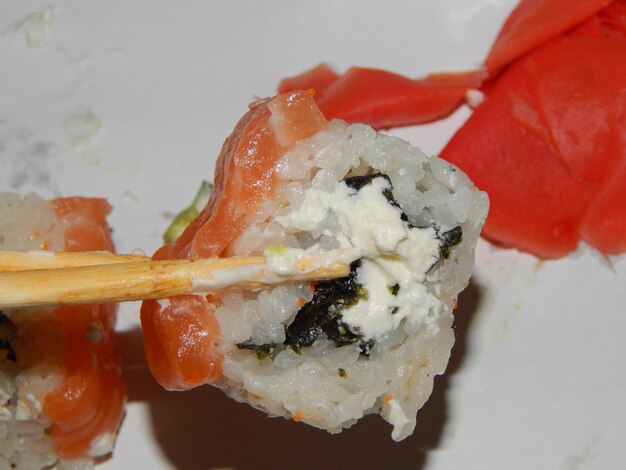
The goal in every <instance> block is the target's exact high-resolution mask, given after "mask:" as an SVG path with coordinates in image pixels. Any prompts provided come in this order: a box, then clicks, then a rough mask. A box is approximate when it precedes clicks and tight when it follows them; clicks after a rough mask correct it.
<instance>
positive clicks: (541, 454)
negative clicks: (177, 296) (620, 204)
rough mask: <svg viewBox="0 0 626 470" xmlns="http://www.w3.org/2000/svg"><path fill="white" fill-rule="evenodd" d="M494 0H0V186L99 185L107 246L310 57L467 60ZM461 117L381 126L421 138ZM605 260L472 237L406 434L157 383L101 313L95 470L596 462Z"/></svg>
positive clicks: (376, 421) (604, 346)
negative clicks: (456, 301) (121, 383)
mask: <svg viewBox="0 0 626 470" xmlns="http://www.w3.org/2000/svg"><path fill="white" fill-rule="evenodd" d="M514 4H515V1H513V0H421V1H419V2H417V1H408V0H407V1H397V0H394V1H387V2H380V1H375V0H366V1H364V0H343V1H341V2H338V1H332V0H318V1H316V2H287V1H284V0H267V1H264V2H255V1H252V0H248V1H243V0H239V1H229V2H226V1H222V2H220V1H216V0H214V1H200V0H196V1H186V2H167V1H164V0H159V1H152V2H149V3H148V2H126V1H122V0H109V1H107V2H93V1H78V0H76V1H58V2H50V1H45V2H44V1H31V2H9V1H7V0H3V1H2V2H1V3H0V10H1V11H2V14H1V15H0V33H1V34H0V63H2V71H3V72H2V73H0V168H1V170H0V190H2V191H19V192H22V193H24V192H27V191H33V190H36V191H37V192H39V193H40V194H42V195H43V196H45V197H53V196H60V195H75V194H78V195H85V196H103V197H107V198H108V199H109V201H110V202H111V203H112V205H113V206H114V212H113V214H112V216H111V217H110V223H111V225H112V226H113V227H114V230H115V231H114V236H115V241H116V243H117V246H118V249H119V251H121V252H129V251H131V250H132V249H134V248H141V249H143V250H144V251H146V252H147V253H151V252H152V251H153V250H154V249H156V248H157V247H158V246H159V245H160V243H161V241H160V237H161V234H162V232H163V231H164V229H165V227H166V226H167V225H168V223H169V220H170V218H171V216H172V214H173V213H175V212H177V211H178V210H180V209H181V208H182V207H184V206H186V205H187V204H188V203H189V202H190V200H191V198H192V196H193V194H194V193H195V191H196V188H197V186H198V185H199V182H200V179H201V178H208V179H210V178H211V177H212V171H213V164H214V161H215V157H216V156H217V154H218V152H219V149H220V146H221V144H222V142H223V140H224V138H225V137H226V136H227V135H228V134H229V132H230V131H231V129H232V128H233V126H234V125H235V123H236V121H237V120H238V118H239V117H240V116H241V115H242V114H243V113H244V112H245V111H246V109H247V104H248V103H249V102H251V101H253V100H254V99H255V97H262V96H268V95H272V94H273V93H274V92H275V87H276V84H277V83H278V81H279V79H280V78H281V77H285V76H289V75H293V74H296V73H299V72H301V71H303V70H305V69H307V68H309V67H311V66H313V65H316V64H317V63H319V62H322V61H326V62H328V63H329V64H331V65H332V66H334V67H335V68H336V69H337V70H339V71H343V70H345V69H346V68H347V67H349V66H350V65H361V66H371V67H381V68H386V69H389V70H393V71H396V72H399V73H403V74H407V75H411V76H419V75H424V74H426V73H429V72H434V71H443V70H464V69H470V68H475V67H477V66H478V65H479V64H480V63H481V61H482V59H483V58H484V56H485V54H486V51H487V50H488V48H489V46H490V44H491V42H492V41H493V39H494V38H495V35H496V34H497V31H498V29H499V28H500V25H501V24H502V22H503V20H504V18H506V16H507V15H508V13H509V12H510V11H511V9H512V8H513V6H514ZM468 115H469V111H468V110H467V109H461V110H459V111H458V112H457V113H455V114H454V115H453V116H451V117H450V118H448V119H446V120H444V121H441V122H438V123H435V124H431V125H427V126H421V127H414V128H405V129H395V130H392V131H390V133H391V134H394V135H397V136H400V137H403V138H405V139H407V140H409V141H411V143H413V144H414V145H417V146H420V147H422V149H423V150H425V151H426V152H427V153H431V154H435V153H437V152H438V151H439V150H440V149H441V148H442V146H443V144H444V143H445V142H446V141H447V139H448V138H449V137H450V136H451V135H452V133H453V132H454V131H455V129H456V128H458V126H459V125H461V123H462V122H463V121H464V119H466V117H467V116H468ZM625 305H626V257H625V256H623V255H622V256H618V257H614V258H612V259H611V260H610V262H609V261H608V260H606V259H603V258H602V257H601V256H599V255H598V254H597V253H596V252H594V251H593V250H591V249H589V248H588V247H586V246H582V247H581V248H580V250H579V251H578V252H576V253H575V254H573V255H571V256H569V257H567V258H565V259H562V260H559V261H546V262H542V261H539V260H538V259H536V258H534V257H532V256H529V255H525V254H520V253H518V252H516V251H514V250H502V249H498V248H495V247H493V246H491V245H489V244H488V243H486V242H484V241H481V242H480V244H479V246H478V250H477V268H476V271H475V275H474V277H473V280H472V283H471V284H470V286H469V288H468V289H467V291H466V292H464V293H463V294H462V296H461V298H460V308H459V309H458V311H457V314H456V318H457V319H456V322H457V329H456V331H457V336H458V337H457V344H456V345H455V347H454V350H453V353H452V358H451V362H450V366H449V371H448V373H447V374H446V375H445V376H443V377H440V378H438V379H437V380H436V382H435V391H434V393H433V396H432V398H431V400H430V401H429V402H428V403H427V405H426V406H425V407H424V409H422V410H421V411H420V413H419V415H418V426H417V429H416V431H415V434H414V435H413V436H412V437H410V438H408V439H406V440H405V441H403V442H401V443H394V442H393V441H391V438H390V436H389V434H390V431H391V429H390V427H389V426H388V425H387V424H386V423H384V422H383V421H382V420H381V419H380V418H374V417H370V418H366V419H364V420H363V421H362V422H360V423H359V424H358V425H356V426H355V427H353V428H352V429H350V430H347V431H344V432H343V433H342V434H340V435H337V436H331V435H328V434H326V433H325V432H322V431H318V430H316V429H313V428H309V427H307V426H305V425H302V424H297V423H293V422H290V421H286V420H283V419H269V418H267V417H265V415H263V414H262V413H260V412H258V411H255V410H252V409H251V408H249V407H247V406H246V405H240V404H237V403H235V402H232V401H230V400H228V399H227V398H226V397H224V396H223V395H222V394H221V393H220V392H218V391H216V390H213V389H212V388H210V387H203V388H200V389H196V390H193V391H190V392H185V393H167V392H164V391H163V390H161V389H160V388H159V386H158V385H157V384H156V383H155V382H154V380H153V379H152V378H151V376H150V374H149V372H148V370H147V368H146V365H145V360H144V357H143V350H142V345H141V333H140V330H139V326H138V325H139V323H138V313H137V312H138V305H137V304H126V305H124V306H123V308H122V309H121V312H120V316H119V329H120V335H119V343H120V347H121V350H122V354H123V356H124V359H125V364H126V365H125V374H126V377H127V380H128V388H129V404H128V411H127V416H126V419H125V422H124V425H123V427H122V431H121V434H120V436H119V439H118V443H117V447H116V450H115V455H114V457H113V458H112V459H110V460H107V461H105V462H104V463H103V464H102V465H101V466H100V468H101V469H102V470H115V469H129V468H150V469H154V470H160V469H163V470H165V469H176V468H180V469H208V468H237V469H248V468H273V469H281V468H285V469H286V468H290V469H292V468H299V469H307V468H322V467H323V468H339V467H341V468H345V469H351V468H354V469H357V468H358V469H362V468H378V467H381V466H382V465H386V466H387V468H411V469H416V468H417V469H424V470H441V469H451V468H452V469H455V468H480V469H487V470H489V469H494V470H495V469H498V470H500V469H505V468H506V469H528V468H551V469H563V470H574V469H582V468H585V469H607V468H620V467H621V466H622V464H623V462H624V461H626V447H624V445H623V438H624V436H626V373H625V370H626V342H625V341H624V334H625V333H626V315H624V309H625V308H624V306H625Z"/></svg>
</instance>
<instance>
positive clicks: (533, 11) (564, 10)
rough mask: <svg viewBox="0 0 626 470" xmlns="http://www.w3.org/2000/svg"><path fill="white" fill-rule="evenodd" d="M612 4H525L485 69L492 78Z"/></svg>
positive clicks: (543, 0)
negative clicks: (517, 60) (518, 59)
mask: <svg viewBox="0 0 626 470" xmlns="http://www.w3.org/2000/svg"><path fill="white" fill-rule="evenodd" d="M610 3H611V0H577V1H575V2H572V1H571V0H522V1H521V2H520V3H519V4H518V5H517V7H516V8H515V9H514V10H513V11H512V12H511V14H510V15H509V17H508V18H507V20H506V22H505V23H504V25H503V26H502V29H501V30H500V32H499V33H498V36H497V38H496V40H495V42H494V44H493V46H492V47H491V50H490V52H489V55H488V56H487V59H486V60H485V67H486V68H487V70H489V72H490V73H491V75H492V76H493V75H495V74H496V72H497V71H498V70H500V69H501V68H502V67H504V66H506V65H507V64H509V63H511V62H512V61H513V60H515V59H517V58H519V57H521V56H522V55H524V54H526V53H528V52H530V51H532V50H533V49H535V48H537V47H538V46H541V45H542V44H544V43H545V42H547V41H548V40H550V39H552V38H554V37H555V36H558V35H559V34H561V33H563V32H565V31H567V30H569V29H571V28H573V27H574V26H576V25H578V24H579V23H582V22H583V21H585V20H587V19H588V18H589V17H591V16H593V15H594V14H595V13H596V12H598V11H599V10H601V9H602V8H604V7H605V6H607V5H608V4H610Z"/></svg>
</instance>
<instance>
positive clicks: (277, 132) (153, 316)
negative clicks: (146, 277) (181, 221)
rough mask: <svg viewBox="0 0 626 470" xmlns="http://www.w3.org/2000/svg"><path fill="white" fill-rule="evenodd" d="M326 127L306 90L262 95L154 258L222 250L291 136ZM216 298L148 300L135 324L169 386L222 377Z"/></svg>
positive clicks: (261, 197) (256, 203)
mask: <svg viewBox="0 0 626 470" xmlns="http://www.w3.org/2000/svg"><path fill="white" fill-rule="evenodd" d="M325 125H326V120H325V119H324V116H323V115H322V114H321V113H320V112H319V110H318V109H317V106H316V105H315V102H314V100H313V98H312V96H311V94H309V93H307V92H293V93H285V94H281V95H278V96H276V97H274V98H271V99H265V100H261V101H259V102H256V103H253V104H252V105H251V109H250V111H249V112H248V113H247V114H245V115H244V116H243V118H242V119H241V120H240V121H239V123H238V124H237V125H236V127H235V129H234V131H233V133H232V134H231V135H230V136H229V137H228V138H227V139H226V141H225V142H224V145H223V147H222V151H221V153H220V155H219V157H218V159H217V162H216V166H215V177H214V184H215V189H214V192H213V194H212V195H211V198H210V200H209V202H208V203H207V206H206V207H205V208H204V209H203V210H202V212H201V213H200V214H199V215H198V217H197V218H196V219H195V220H194V221H193V222H192V223H191V224H190V225H189V227H187V229H186V230H185V231H184V232H183V234H182V235H181V236H180V237H179V238H178V239H177V240H176V241H175V242H174V243H172V244H169V245H165V246H163V247H162V248H160V249H159V250H157V252H156V253H155V255H154V258H155V259H174V258H194V257H212V256H225V255H227V250H228V246H229V244H230V243H231V241H233V240H234V239H235V238H237V237H238V236H239V235H240V234H241V233H242V232H243V230H244V229H245V227H246V226H247V225H248V224H249V223H250V221H251V220H254V218H255V217H258V216H259V208H260V207H261V205H262V203H263V201H265V200H267V199H271V198H272V196H273V191H274V187H275V184H276V177H275V174H274V165H275V163H276V162H277V160H278V159H279V158H280V157H281V156H282V155H283V153H284V152H285V150H286V149H288V148H289V147H291V146H292V145H293V144H294V143H295V142H296V141H298V140H300V139H304V138H306V137H309V136H311V135H313V134H314V133H316V132H317V131H319V130H320V129H322V128H323V127H324V126H325ZM215 298H216V297H215V296H212V297H211V302H210V301H209V300H208V299H207V298H204V297H198V296H179V297H174V298H171V299H168V300H167V301H161V302H157V301H146V302H144V303H143V304H142V306H141V322H142V327H143V335H144V344H145V349H146V357H147V360H148V364H149V366H150V369H151V370H152V373H153V375H154V377H155V378H156V380H157V381H158V382H159V383H160V384H161V385H162V386H163V387H165V388H166V389H168V390H186V389H189V388H192V387H195V386H198V385H201V384H205V383H211V382H213V381H215V380H216V379H218V378H219V377H221V375H222V361H223V358H222V357H221V355H220V354H219V353H218V351H217V350H216V343H217V341H218V340H219V337H220V330H219V324H218V323H217V320H216V319H215V317H214V315H213V311H214V305H213V303H212V302H215Z"/></svg>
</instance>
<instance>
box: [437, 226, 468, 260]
mask: <svg viewBox="0 0 626 470" xmlns="http://www.w3.org/2000/svg"><path fill="white" fill-rule="evenodd" d="M437 238H438V239H439V240H440V241H441V245H440V246H439V254H440V255H441V257H442V258H444V259H448V256H450V251H451V250H452V247H453V246H455V245H458V244H459V243H461V241H462V240H463V229H462V228H461V226H457V227H454V228H453V229H451V230H448V231H447V232H443V233H438V234H437Z"/></svg>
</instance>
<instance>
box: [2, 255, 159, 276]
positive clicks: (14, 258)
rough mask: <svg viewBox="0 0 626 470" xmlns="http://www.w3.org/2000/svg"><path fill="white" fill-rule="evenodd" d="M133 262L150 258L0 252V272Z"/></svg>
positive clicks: (140, 256)
mask: <svg viewBox="0 0 626 470" xmlns="http://www.w3.org/2000/svg"><path fill="white" fill-rule="evenodd" d="M133 261H150V258H149V257H147V256H146V255H132V254H131V255H120V254H117V253H111V252H108V251H59V252H54V251H37V250H34V251H0V272H4V271H23V270H28V269H54V268H71V267H77V266H92V265H98V264H112V263H128V262H133Z"/></svg>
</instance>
